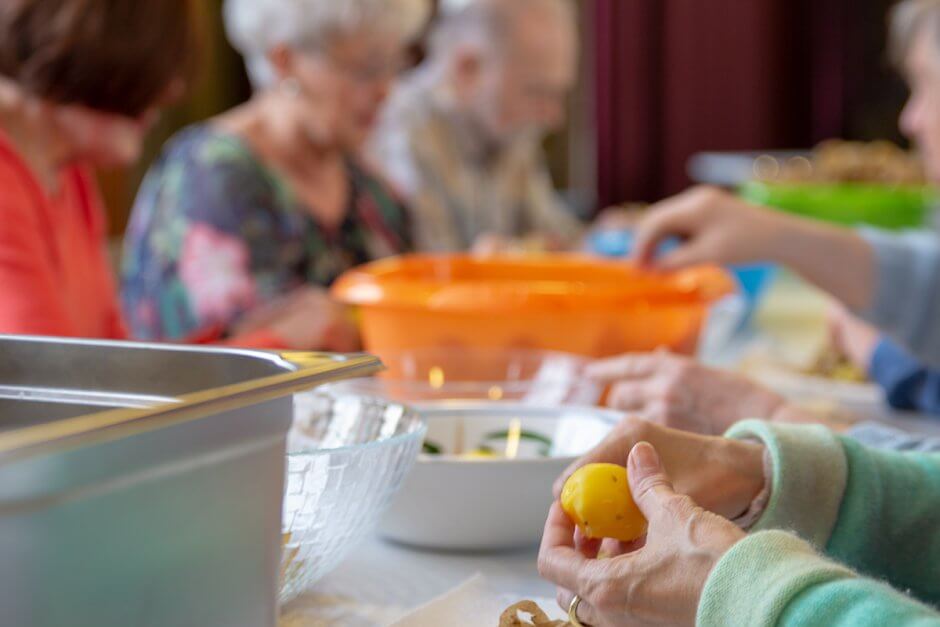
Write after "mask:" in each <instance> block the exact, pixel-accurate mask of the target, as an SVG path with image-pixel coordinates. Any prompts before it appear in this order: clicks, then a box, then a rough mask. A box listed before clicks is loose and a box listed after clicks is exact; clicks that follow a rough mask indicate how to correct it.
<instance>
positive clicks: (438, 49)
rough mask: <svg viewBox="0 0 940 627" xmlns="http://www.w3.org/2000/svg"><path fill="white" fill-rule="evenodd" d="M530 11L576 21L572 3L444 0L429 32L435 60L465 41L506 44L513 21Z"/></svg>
mask: <svg viewBox="0 0 940 627" xmlns="http://www.w3.org/2000/svg"><path fill="white" fill-rule="evenodd" d="M534 10H549V11H556V12H557V14H558V15H560V16H561V17H562V19H564V20H565V21H567V22H570V23H572V24H574V23H575V22H577V14H576V12H575V9H574V3H573V2H572V0H444V1H443V2H442V4H441V17H440V19H439V20H438V23H437V24H436V25H435V27H434V29H433V32H432V33H431V52H432V55H433V56H435V57H439V56H446V53H448V52H449V51H451V50H453V49H454V48H455V47H457V46H459V45H462V44H464V43H466V42H473V43H474V44H476V45H484V46H499V45H502V44H505V43H506V38H507V37H508V36H510V34H511V33H512V29H513V25H514V24H516V23H517V20H520V19H525V17H526V16H527V15H528V14H529V13H530V12H531V11H534Z"/></svg>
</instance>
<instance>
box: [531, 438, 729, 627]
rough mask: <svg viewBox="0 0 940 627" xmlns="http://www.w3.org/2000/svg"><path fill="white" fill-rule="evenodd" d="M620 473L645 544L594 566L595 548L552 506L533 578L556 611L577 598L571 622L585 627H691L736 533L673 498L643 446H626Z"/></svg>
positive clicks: (652, 454)
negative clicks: (554, 600)
mask: <svg viewBox="0 0 940 627" xmlns="http://www.w3.org/2000/svg"><path fill="white" fill-rule="evenodd" d="M628 474H629V476H630V489H631V490H632V492H633V496H634V500H636V503H637V505H638V506H639V507H640V510H641V511H642V512H643V514H644V515H645V516H646V518H647V519H648V520H649V523H650V527H649V533H648V535H647V537H646V543H645V545H644V546H643V547H642V548H640V549H638V550H636V551H634V552H632V553H626V554H622V555H619V556H617V557H613V558H610V559H605V560H598V559H596V555H597V549H598V546H597V544H596V543H592V542H585V541H584V540H583V539H582V538H581V537H580V536H579V535H578V534H577V533H576V527H575V525H574V524H573V523H572V522H571V520H570V519H569V518H568V516H567V515H566V514H565V513H564V512H563V511H562V509H561V506H560V505H558V504H557V503H556V504H555V505H554V506H553V507H552V510H551V513H550V514H549V518H548V522H547V523H546V525H545V535H544V536H543V540H542V548H541V550H540V552H539V573H540V574H541V575H542V577H544V578H545V579H547V580H549V581H551V582H552V583H554V584H556V585H557V586H558V602H559V604H560V605H561V607H562V608H564V609H567V608H568V606H569V604H570V603H571V600H572V598H573V595H574V594H578V595H580V597H581V599H582V602H581V605H580V608H579V611H578V618H579V619H580V621H581V622H583V623H584V624H586V625H591V626H592V627H621V626H626V625H631V626H633V625H694V624H695V617H696V613H697V610H698V605H699V601H700V599H701V595H702V590H703V588H704V586H705V582H706V581H707V579H708V576H709V574H710V573H711V571H712V569H713V568H714V567H715V565H716V564H717V563H718V561H719V560H720V559H721V557H722V556H723V555H724V554H725V553H726V552H727V551H728V550H729V549H730V548H731V547H732V546H734V544H735V543H737V542H738V541H739V540H741V539H742V538H743V537H744V532H743V531H741V530H740V529H738V528H737V527H735V526H734V525H733V524H732V523H730V522H728V521H727V520H725V519H723V518H721V517H720V516H717V515H715V514H712V513H709V512H707V511H705V510H704V509H702V508H701V507H699V506H698V505H696V503H695V502H694V501H693V500H692V499H691V498H690V497H688V496H682V495H680V494H677V493H676V491H675V490H674V489H673V486H672V484H671V483H670V481H669V478H668V477H667V475H666V472H665V470H664V468H663V466H662V463H661V462H660V459H659V456H658V455H657V453H656V450H655V449H654V448H653V447H652V446H651V445H650V444H647V443H640V444H638V445H637V446H636V447H634V449H633V451H632V452H631V454H630V460H629V464H628Z"/></svg>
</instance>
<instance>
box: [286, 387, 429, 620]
mask: <svg viewBox="0 0 940 627" xmlns="http://www.w3.org/2000/svg"><path fill="white" fill-rule="evenodd" d="M294 411H295V419H294V427H293V429H292V430H291V433H290V435H289V436H288V449H287V450H288V452H287V482H286V486H285V493H284V511H283V530H284V535H283V542H284V547H283V552H282V556H281V593H280V601H281V603H286V602H288V601H290V600H291V599H293V598H294V597H296V596H297V595H298V594H300V593H301V592H303V591H304V590H306V589H308V588H309V587H310V586H311V585H312V584H314V583H315V582H316V581H317V580H319V579H320V578H322V577H323V576H324V575H326V574H327V573H329V572H330V571H331V570H332V569H333V568H335V567H336V566H337V565H339V563H340V562H341V561H342V559H343V558H344V557H346V555H347V553H348V552H349V551H350V550H351V549H353V548H355V547H356V545H357V544H359V543H360V542H361V541H362V540H363V539H364V538H365V536H367V535H368V534H369V533H370V532H372V531H373V529H374V528H375V525H376V524H377V522H378V520H379V518H380V517H381V515H382V514H383V513H384V511H385V509H386V507H387V506H388V505H389V503H390V501H391V498H392V497H393V496H394V495H395V493H396V492H397V491H398V489H399V488H400V487H401V485H402V482H403V480H404V478H405V476H406V475H407V474H408V472H409V471H410V470H411V468H412V466H413V465H414V463H415V460H416V459H417V456H418V452H419V451H420V450H421V443H422V442H423V440H424V436H425V433H426V430H427V429H426V426H425V424H424V421H423V420H422V419H421V418H420V417H419V416H418V415H417V414H415V413H414V412H413V411H412V410H410V409H408V408H407V407H405V406H403V405H400V404H398V403H395V402H392V401H388V400H382V399H378V398H373V397H369V396H364V395H358V394H350V393H346V392H343V391H341V390H339V389H337V388H335V387H325V388H322V389H319V390H316V391H314V392H308V393H305V394H298V395H297V396H296V397H295V400H294Z"/></svg>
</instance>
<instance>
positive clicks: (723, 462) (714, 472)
mask: <svg viewBox="0 0 940 627" xmlns="http://www.w3.org/2000/svg"><path fill="white" fill-rule="evenodd" d="M639 442H649V443H650V444H652V445H653V446H654V447H656V450H657V451H659V455H660V456H661V459H662V463H663V465H664V466H665V469H666V472H667V473H668V474H669V476H670V477H672V478H673V481H674V482H675V487H676V490H677V491H679V492H680V493H682V494H688V495H689V496H690V497H692V498H693V499H694V500H695V502H696V503H698V504H699V505H701V506H702V507H704V508H705V509H707V510H709V511H711V512H715V513H716V514H719V515H720V516H724V517H725V518H729V519H730V518H737V517H738V516H740V515H741V514H743V513H744V512H745V511H746V510H747V508H748V507H749V506H750V505H751V503H752V502H753V501H754V499H755V498H756V497H757V495H758V493H760V491H761V490H762V489H763V487H764V482H765V479H764V447H763V445H761V444H757V443H754V442H745V441H741V440H732V439H729V438H723V437H716V436H704V435H698V434H695V433H689V432H687V431H678V430H676V429H668V428H666V427H663V426H660V425H657V424H653V423H650V422H646V421H644V420H639V419H637V418H627V419H625V420H624V421H623V422H621V423H620V424H619V425H617V426H616V427H615V428H614V430H613V431H612V432H611V433H610V435H608V436H607V438H606V439H605V440H604V441H603V442H601V443H600V445H598V446H597V447H596V448H595V449H594V450H592V451H590V452H589V453H588V454H587V455H585V456H584V457H582V458H581V459H579V460H578V461H576V462H575V463H573V464H572V465H571V466H569V467H568V469H567V470H565V472H564V473H562V476H561V477H559V478H558V480H557V481H556V482H555V486H554V494H555V496H556V498H557V497H558V496H559V495H560V494H561V490H562V487H564V485H565V481H566V480H567V479H568V477H570V476H571V475H572V474H573V473H574V471H576V470H577V469H578V468H580V467H581V466H585V465H587V464H603V463H607V464H620V465H624V464H625V463H626V461H627V457H628V456H629V455H630V451H631V450H633V447H634V446H636V445H637V444H638V443H639Z"/></svg>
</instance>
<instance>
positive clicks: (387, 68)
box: [316, 48, 409, 85]
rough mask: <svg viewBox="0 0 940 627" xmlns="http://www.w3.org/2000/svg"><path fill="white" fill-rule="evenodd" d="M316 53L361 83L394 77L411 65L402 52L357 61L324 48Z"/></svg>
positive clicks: (366, 83)
mask: <svg viewBox="0 0 940 627" xmlns="http://www.w3.org/2000/svg"><path fill="white" fill-rule="evenodd" d="M316 53H317V54H319V55H320V56H321V57H322V58H323V59H324V60H326V61H327V62H328V63H329V64H330V65H332V66H333V67H334V68H335V69H337V70H339V71H340V72H341V73H343V74H345V75H346V76H348V77H349V78H351V79H353V80H354V81H356V82H357V83H359V84H361V85H371V84H374V83H378V82H384V81H387V80H390V79H393V78H395V77H397V76H399V75H400V74H401V73H402V72H404V71H405V70H406V69H407V68H408V66H409V64H408V62H407V61H406V60H405V57H404V56H403V55H401V54H396V55H392V56H391V57H379V56H373V57H372V58H370V59H368V60H366V61H356V60H352V59H343V58H342V57H340V56H339V55H337V54H334V53H331V52H330V51H329V50H326V49H322V48H321V49H318V50H316Z"/></svg>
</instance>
